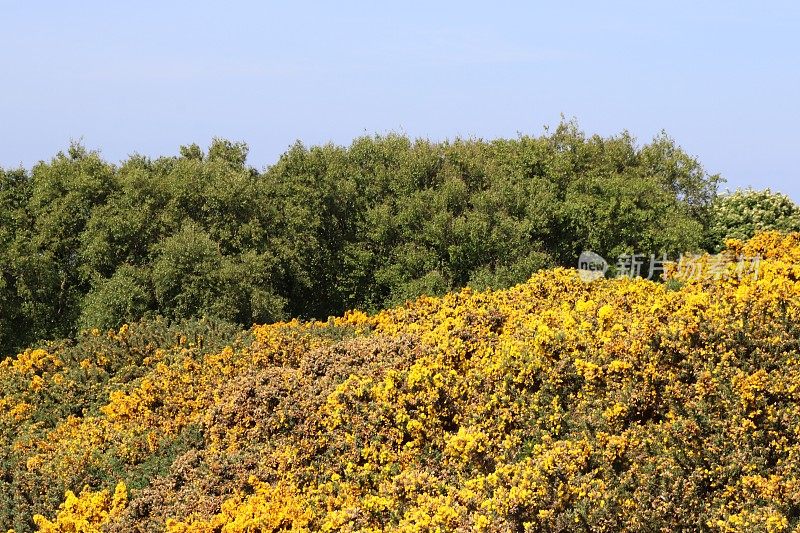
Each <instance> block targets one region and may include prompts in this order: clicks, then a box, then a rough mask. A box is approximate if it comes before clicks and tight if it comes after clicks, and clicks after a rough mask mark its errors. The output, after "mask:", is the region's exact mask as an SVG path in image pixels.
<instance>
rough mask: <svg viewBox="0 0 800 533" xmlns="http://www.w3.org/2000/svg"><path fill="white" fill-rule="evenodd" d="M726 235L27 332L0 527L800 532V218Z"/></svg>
mask: <svg viewBox="0 0 800 533" xmlns="http://www.w3.org/2000/svg"><path fill="white" fill-rule="evenodd" d="M724 254H725V256H726V257H728V258H729V259H730V260H731V264H730V265H729V266H728V267H727V270H725V271H723V272H720V271H718V270H716V271H715V272H713V273H712V272H706V273H705V274H703V273H701V275H698V276H695V277H693V278H691V279H675V282H674V283H670V284H663V283H655V282H651V281H647V280H643V279H613V280H611V279H609V280H605V279H603V280H597V281H594V282H591V283H585V282H583V281H581V279H580V277H579V276H578V274H577V272H576V271H574V270H566V269H562V268H556V269H551V270H543V271H540V272H538V273H536V274H534V275H533V276H532V277H531V278H530V279H529V280H528V281H527V282H525V283H522V284H519V285H516V286H514V287H511V288H508V289H504V290H494V291H492V290H488V291H476V290H473V289H469V288H466V289H463V290H461V291H457V292H452V293H450V294H447V295H445V296H443V297H441V298H438V297H428V296H426V297H421V298H419V299H417V300H415V301H413V302H409V303H407V304H404V305H402V306H398V307H395V308H392V309H388V310H385V311H382V312H379V313H376V314H372V315H368V314H365V313H363V312H360V311H354V312H350V313H347V314H345V315H343V316H341V317H338V318H331V319H329V320H328V321H326V322H318V321H308V322H300V321H297V320H293V321H289V322H280V323H276V324H272V325H265V326H255V327H253V328H252V331H251V333H250V334H249V335H247V336H236V335H235V334H234V333H233V332H232V331H231V330H230V329H229V327H228V326H225V325H224V324H219V323H211V322H205V323H200V324H198V323H192V322H189V323H185V324H178V325H169V324H166V323H164V322H158V323H156V324H153V325H150V324H149V323H146V322H145V323H139V324H133V325H131V326H123V327H122V328H121V329H119V330H117V331H112V332H110V333H108V334H105V333H103V334H101V333H100V332H97V331H95V332H89V333H87V334H86V336H84V337H82V338H81V339H80V340H78V341H77V344H70V343H66V344H51V345H49V346H45V347H43V348H41V349H37V350H28V351H25V352H23V353H22V354H20V355H19V356H17V357H15V358H11V359H7V360H6V361H4V362H2V363H0V390H2V393H3V395H2V400H0V402H1V403H0V428H2V431H0V528H8V527H14V528H16V530H17V532H18V533H21V532H25V531H30V530H32V529H33V528H34V527H35V526H36V525H38V526H39V527H40V528H42V529H43V530H68V528H70V527H74V524H80V527H81V528H82V529H81V530H83V531H99V530H104V531H120V532H122V531H126V532H127V531H164V530H166V531H175V532H179V531H226V532H235V531H242V532H243V531H279V530H299V531H308V530H311V531H334V530H336V531H339V530H343V531H376V530H390V531H392V530H394V531H434V530H441V531H451V530H461V531H466V530H477V531H685V530H701V531H774V532H778V531H791V530H794V529H797V528H798V527H800V491H799V490H798V487H799V486H800V431H798V428H800V393H799V392H798V387H797V383H798V382H800V381H799V380H800V357H798V349H799V348H800V347H799V346H798V339H799V338H800V330H799V329H798V328H800V234H791V235H781V234H779V233H763V234H760V235H758V236H757V237H755V238H754V239H752V240H750V241H749V242H742V241H735V240H732V241H729V243H728V248H727V249H726V251H725V252H724ZM741 255H744V256H748V257H752V256H756V255H759V256H761V257H762V261H761V264H760V268H759V272H758V275H753V273H748V274H747V275H742V274H741V273H740V272H737V270H736V268H737V267H736V264H735V258H736V257H739V256H741ZM672 275H677V274H672ZM150 338H151V340H148V339H150ZM212 340H213V341H212ZM53 398H59V399H60V400H59V403H60V404H63V405H64V406H65V408H62V409H61V410H58V409H52V408H51V405H52V403H51V402H52V401H53ZM70 406H73V408H71V409H70V408H69V407H70Z"/></svg>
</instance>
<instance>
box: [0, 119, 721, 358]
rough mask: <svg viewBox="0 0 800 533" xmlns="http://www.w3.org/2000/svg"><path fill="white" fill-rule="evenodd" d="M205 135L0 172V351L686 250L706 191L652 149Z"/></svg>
mask: <svg viewBox="0 0 800 533" xmlns="http://www.w3.org/2000/svg"><path fill="white" fill-rule="evenodd" d="M246 159H247V147H246V146H245V145H243V144H237V143H231V142H228V141H224V140H216V141H214V142H213V143H212V145H211V146H210V147H209V149H208V150H207V152H204V151H203V150H201V149H200V148H199V147H198V146H196V145H191V146H186V147H183V148H181V150H180V155H179V156H176V157H160V158H157V159H149V158H146V157H142V156H139V155H134V156H131V157H129V158H128V159H127V160H125V161H122V162H121V163H120V164H119V165H112V164H109V163H107V162H105V161H104V160H103V159H102V158H101V157H100V155H99V154H98V153H95V152H91V151H88V150H86V149H85V148H83V147H81V146H79V145H75V146H72V147H71V148H70V149H69V150H68V151H67V152H66V153H59V154H58V155H56V156H55V157H54V158H53V159H51V160H50V161H47V162H41V163H39V164H37V165H35V166H34V167H33V169H32V170H30V171H25V170H21V169H20V170H0V352H2V353H4V354H11V353H14V352H15V351H16V350H19V349H22V348H24V347H26V346H30V345H32V344H33V343H34V342H35V341H37V340H39V339H54V338H63V337H69V336H72V335H74V334H75V333H76V332H77V331H78V330H80V329H91V328H95V327H97V328H101V329H106V328H118V327H119V326H120V325H121V324H123V323H126V322H130V321H135V320H138V319H139V318H142V317H152V316H156V315H163V316H166V317H168V318H175V319H185V318H191V317H201V316H208V317H214V318H218V319H221V320H225V321H229V322H235V323H238V324H242V325H245V326H247V327H249V326H251V325H252V324H253V323H266V322H271V321H275V320H279V319H285V318H289V317H302V318H320V319H324V318H326V317H327V316H329V315H337V314H341V313H343V312H344V311H345V310H347V309H352V308H360V309H365V310H370V311H375V310H378V309H382V308H385V307H387V306H390V305H395V304H399V303H402V302H403V301H405V300H406V299H413V298H415V297H417V296H419V295H421V294H429V295H435V294H444V293H445V292H447V291H448V290H452V289H456V288H460V287H464V286H471V287H474V288H485V287H493V288H502V287H508V286H511V285H513V284H515V283H520V282H523V281H525V280H526V279H527V278H528V277H529V276H530V275H531V274H532V273H533V272H535V271H537V270H539V269H542V268H545V267H552V266H555V265H569V266H572V265H573V264H574V263H575V261H576V260H577V257H578V255H579V254H580V252H581V251H582V250H583V249H587V248H588V249H592V250H594V251H596V252H598V253H600V254H602V255H604V256H612V257H613V256H615V255H616V254H618V253H620V252H623V251H625V252H633V251H636V252H646V253H650V252H661V251H664V252H672V253H677V252H684V251H688V250H693V249H696V248H698V247H699V246H700V245H701V243H702V241H703V238H704V231H705V228H707V226H708V220H709V216H710V211H709V209H710V205H711V201H712V200H713V198H714V195H715V194H716V184H717V181H718V178H717V177H716V176H710V175H708V174H707V173H706V172H705V171H704V170H703V168H702V167H701V165H700V164H699V163H698V161H697V160H695V159H694V158H692V157H690V156H688V155H687V154H686V153H685V152H683V151H682V150H681V149H680V148H679V147H677V146H676V145H675V143H674V142H673V141H672V140H671V139H669V138H667V137H666V136H663V135H662V136H659V137H657V138H656V139H654V140H653V141H652V142H651V143H649V144H646V145H644V146H637V145H636V143H635V141H634V139H632V138H631V137H630V136H629V135H627V134H621V135H618V136H614V137H608V138H602V137H599V136H591V137H589V136H586V135H584V134H583V133H582V132H581V131H580V130H579V129H578V128H577V126H576V125H575V124H573V123H563V124H561V125H560V126H559V127H558V128H557V129H556V130H554V131H552V132H548V133H546V134H545V135H542V136H540V137H528V136H521V137H519V138H517V139H498V140H494V141H483V140H455V141H452V142H430V141H425V140H417V141H411V140H410V139H408V138H406V137H404V136H401V135H387V136H379V137H363V138H360V139H356V140H355V141H354V142H353V143H352V144H351V145H350V146H349V147H340V146H333V145H325V146H317V147H311V148H307V147H304V146H303V145H301V144H296V145H294V146H292V147H291V148H289V149H288V151H287V152H286V153H284V154H283V155H282V156H281V157H280V159H279V160H278V161H277V162H276V163H275V164H274V165H272V166H271V167H269V168H267V169H265V170H264V171H263V172H259V171H257V170H255V169H253V168H250V167H248V166H247V164H246Z"/></svg>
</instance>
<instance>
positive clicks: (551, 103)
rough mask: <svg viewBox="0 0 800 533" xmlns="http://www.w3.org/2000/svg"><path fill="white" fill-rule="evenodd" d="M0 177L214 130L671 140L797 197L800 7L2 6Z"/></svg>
mask: <svg viewBox="0 0 800 533" xmlns="http://www.w3.org/2000/svg"><path fill="white" fill-rule="evenodd" d="M0 28H2V29H1V30H0V72H2V78H0V166H3V167H10V166H18V165H19V164H22V165H24V166H26V167H30V166H31V165H32V164H33V163H35V162H36V161H38V160H40V159H48V158H50V157H51V156H52V155H54V154H55V153H56V152H57V151H58V150H62V149H65V148H66V147H67V146H68V145H69V142H70V140H71V139H82V140H83V142H84V144H85V145H86V146H87V147H89V148H95V149H100V150H101V152H102V153H103V155H104V156H105V157H106V158H107V159H109V160H111V161H114V162H118V161H119V160H121V159H124V158H125V157H126V156H127V155H128V154H131V153H133V152H138V153H143V154H146V155H151V156H157V155H167V154H176V153H177V152H178V147H179V146H180V145H181V144H189V143H192V142H197V143H198V144H201V145H202V146H206V145H207V144H208V142H209V140H210V139H211V138H212V137H214V136H219V137H225V138H229V139H231V140H243V141H246V142H247V143H248V144H249V145H250V163H251V164H252V165H254V166H257V167H263V166H265V165H268V164H270V163H272V162H274V161H275V160H276V158H277V157H278V155H280V153H282V152H283V151H284V150H286V148H287V147H288V146H289V145H290V144H292V143H293V142H294V141H295V140H298V139H299V140H302V141H303V142H304V143H306V144H307V145H308V144H317V143H324V142H327V141H333V142H335V143H339V144H349V142H350V141H351V140H352V139H353V138H354V137H356V136H359V135H363V134H365V133H367V134H372V133H386V132H389V131H400V132H405V133H407V134H408V135H410V136H412V137H428V138H431V139H443V138H453V137H455V136H472V137H482V138H493V137H500V136H502V137H514V136H516V135H517V134H518V133H529V134H540V133H542V131H543V130H542V128H543V126H544V125H551V126H553V125H555V124H557V123H558V121H559V117H560V116H561V115H562V114H564V115H565V116H567V117H568V118H570V117H575V118H576V119H577V120H578V122H579V123H580V125H581V127H582V128H583V129H584V130H585V131H586V132H587V133H600V134H602V135H610V134H614V133H618V132H620V131H622V130H624V129H627V130H628V131H630V132H631V133H632V134H634V135H635V136H636V137H637V138H638V139H639V141H640V142H642V143H644V142H647V141H649V140H650V139H651V138H652V137H653V136H654V135H655V134H656V133H658V132H659V131H660V130H662V129H664V130H666V131H667V133H668V134H670V135H671V136H672V137H674V138H675V139H676V140H677V142H678V143H679V144H680V145H681V146H683V147H684V148H685V149H686V150H687V151H688V152H689V153H691V154H693V155H696V156H697V157H698V158H699V159H700V161H701V162H702V163H703V164H704V166H705V167H706V169H707V170H708V171H710V172H713V173H717V172H718V173H721V174H722V175H723V177H725V178H726V179H727V180H728V183H727V187H729V188H735V187H739V186H745V185H752V186H754V187H757V188H763V187H771V188H773V189H775V190H780V191H783V192H786V193H787V194H789V195H790V196H792V197H793V199H794V200H795V201H800V173H799V172H798V161H797V155H798V149H800V132H799V131H800V130H798V125H800V102H799V101H798V97H800V3H798V2H790V1H784V2H770V1H763V2H755V1H749V2H736V1H733V2H732V1H725V2H722V1H706V2H699V1H694V2H688V1H673V2H642V1H641V0H639V1H625V2H615V1H607V2H569V3H567V2H553V1H548V2H525V3H523V2H502V1H495V2H491V3H490V2H481V3H470V2H465V1H460V2H433V1H429V2H408V1H407V2H402V3H401V2H394V3H391V4H389V3H379V2H347V1H344V0H342V1H339V2H326V3H323V2H318V3H316V2H256V1H229V2H205V1H198V0H194V1H191V2H188V1H187V2H183V1H163V0H162V1H159V2H151V1H136V2H125V3H123V2H109V1H104V2H99V1H88V0H87V1H78V2H62V1H59V2H56V1H50V2H44V1H35V0H28V1H22V0H19V1H17V0H10V1H9V0H0Z"/></svg>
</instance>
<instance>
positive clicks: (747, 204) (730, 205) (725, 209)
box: [708, 189, 800, 251]
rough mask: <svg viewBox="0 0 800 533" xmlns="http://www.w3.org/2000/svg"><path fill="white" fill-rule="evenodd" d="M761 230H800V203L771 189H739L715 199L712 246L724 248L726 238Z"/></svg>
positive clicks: (718, 248)
mask: <svg viewBox="0 0 800 533" xmlns="http://www.w3.org/2000/svg"><path fill="white" fill-rule="evenodd" d="M759 231H782V232H792V231H800V206H798V205H797V204H795V203H794V202H793V201H792V200H791V198H789V197H788V196H786V195H785V194H782V193H779V192H772V191H771V190H769V189H765V190H763V191H757V190H753V189H739V190H737V191H734V192H728V193H727V194H721V195H719V196H718V197H717V198H716V199H715V200H714V201H713V202H712V209H711V225H710V228H709V243H708V248H709V249H710V250H714V251H716V250H721V249H722V248H723V247H724V244H725V239H740V240H747V239H749V238H750V237H752V236H753V235H755V234H756V233H757V232H759Z"/></svg>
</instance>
